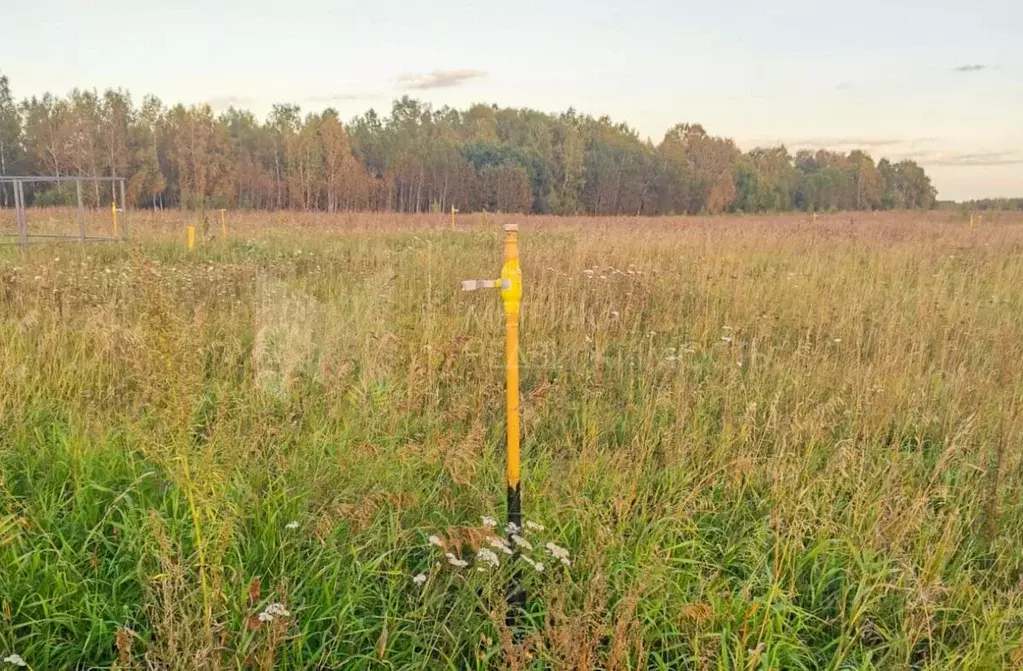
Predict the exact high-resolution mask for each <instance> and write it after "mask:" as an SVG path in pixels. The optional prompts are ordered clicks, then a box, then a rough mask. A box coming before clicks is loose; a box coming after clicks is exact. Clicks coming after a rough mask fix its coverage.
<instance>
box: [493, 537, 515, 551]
mask: <svg viewBox="0 0 1023 671" xmlns="http://www.w3.org/2000/svg"><path fill="white" fill-rule="evenodd" d="M487 544H489V545H490V547H492V548H494V549H495V550H498V551H500V552H503V553H505V554H506V555H510V554H511V553H512V549H511V547H510V546H509V545H508V541H506V540H504V539H503V538H494V537H491V538H488V539H487Z"/></svg>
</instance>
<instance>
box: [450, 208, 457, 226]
mask: <svg viewBox="0 0 1023 671" xmlns="http://www.w3.org/2000/svg"><path fill="white" fill-rule="evenodd" d="M456 212H458V210H456V209H455V206H454V205H452V206H451V230H455V213H456Z"/></svg>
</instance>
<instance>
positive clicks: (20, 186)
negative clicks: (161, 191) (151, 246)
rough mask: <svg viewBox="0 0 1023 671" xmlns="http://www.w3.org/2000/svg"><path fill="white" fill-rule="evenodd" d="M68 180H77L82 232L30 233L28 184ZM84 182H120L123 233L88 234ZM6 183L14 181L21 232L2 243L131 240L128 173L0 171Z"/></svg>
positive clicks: (79, 224) (12, 183) (79, 225)
mask: <svg viewBox="0 0 1023 671" xmlns="http://www.w3.org/2000/svg"><path fill="white" fill-rule="evenodd" d="M64 182H74V183H75V195H76V197H77V200H78V235H44V234H41V233H35V234H32V233H29V232H28V214H27V212H26V206H25V184H26V183H28V184H35V183H54V184H60V183H64ZM82 182H86V183H92V182H111V183H113V184H117V185H118V187H119V189H118V190H119V192H120V194H119V195H120V199H119V200H120V201H121V207H120V209H119V210H118V209H117V207H116V206H115V205H112V209H113V210H115V211H119V212H122V213H123V217H122V218H121V220H120V221H119V222H118V223H119V226H118V228H119V230H120V237H101V236H90V235H86V234H85V205H84V204H83V202H82ZM3 184H11V185H13V186H14V220H15V222H16V223H17V225H18V232H17V233H16V234H15V235H16V236H17V240H16V241H14V242H8V241H3V240H0V245H20V246H22V247H23V246H25V245H29V244H37V243H40V242H45V241H46V240H74V241H77V242H126V241H127V240H128V210H127V208H126V207H125V198H124V177H43V176H39V175H0V185H3ZM115 217H116V214H115ZM115 221H116V219H115ZM2 237H13V236H12V235H11V234H0V238H2Z"/></svg>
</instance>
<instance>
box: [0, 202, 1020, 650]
mask: <svg viewBox="0 0 1023 671" xmlns="http://www.w3.org/2000/svg"><path fill="white" fill-rule="evenodd" d="M62 216H63V213H60V212H51V213H39V212H34V213H31V214H30V218H32V221H33V222H34V223H35V225H38V226H39V227H41V228H45V227H47V226H49V227H51V228H57V227H58V226H59V224H60V221H61V220H62V219H61V217H62ZM101 216H102V213H98V214H97V215H96V217H97V222H94V223H91V224H90V225H95V226H99V227H102V226H103V223H102V219H101ZM228 216H229V221H230V235H229V237H228V239H226V240H220V239H217V238H218V236H219V224H218V223H217V222H216V221H214V222H213V223H212V224H211V225H210V227H209V230H208V231H206V232H203V231H200V237H201V238H202V241H201V242H200V245H199V248H198V249H197V250H196V251H195V252H194V253H192V254H189V253H187V252H186V251H185V249H184V232H183V226H184V224H185V222H186V221H190V220H191V217H192V215H185V214H183V213H164V214H160V215H153V214H145V213H137V214H134V216H133V217H132V218H131V231H132V234H133V236H134V243H133V244H132V245H107V244H103V245H99V244H96V245H85V246H80V245H75V244H64V245H46V246H42V245H41V246H36V247H31V248H29V249H27V250H25V251H21V250H18V249H15V248H11V247H7V248H0V316H2V320H0V659H2V658H3V657H6V656H8V655H12V654H17V655H20V657H21V658H23V659H24V661H25V662H26V663H27V664H28V666H29V668H32V669H37V670H44V669H45V670H49V669H62V668H82V669H85V668H109V667H111V666H113V667H114V668H118V669H150V668H151V669H214V668H224V669H235V668H263V669H269V668H282V669H283V668H289V669H299V668H302V669H306V668H308V669H327V668H345V669H349V668H352V669H358V668H366V669H378V668H379V669H385V668H393V669H399V668H400V669H426V668H428V669H434V668H437V669H466V668H480V669H482V668H504V667H507V668H515V669H545V668H552V669H592V668H604V669H648V668H650V669H875V668H876V669H1004V668H1020V667H1021V665H1023V582H1021V576H1023V552H1021V551H1020V548H1021V547H1023V509H1021V502H1020V495H1021V493H1023V471H1021V465H1023V461H1021V452H1020V449H1019V448H1020V444H1021V433H1023V417H1021V412H1020V411H1021V407H1023V406H1021V400H1023V399H1021V396H1023V374H1021V363H1023V219H1021V218H1016V219H1011V218H1009V217H1007V216H1003V217H1002V218H1001V219H997V218H992V219H988V220H986V221H982V222H981V223H980V224H978V225H977V226H976V227H974V228H971V227H970V226H969V225H968V224H967V222H966V221H965V220H963V219H962V218H961V217H956V216H954V215H950V214H942V213H906V214H885V215H877V216H874V215H870V214H863V213H859V214H856V215H853V216H852V217H850V215H833V216H829V217H821V218H820V219H819V220H817V221H816V222H812V221H811V220H810V219H809V218H808V217H807V216H805V215H803V216H795V215H793V216H784V217H773V218H754V217H747V218H707V219H699V218H691V219H660V220H634V219H617V220H602V219H589V220H587V219H583V218H579V219H561V220H559V219H554V218H526V217H510V218H504V217H495V216H493V215H491V217H490V222H489V224H488V225H487V226H486V227H485V226H483V225H482V222H481V221H480V218H479V217H478V216H475V215H463V216H460V217H459V226H458V229H457V230H449V229H448V227H447V221H446V219H445V218H444V217H443V216H434V217H428V216H420V217H411V216H410V217H398V216H393V215H369V214H366V215H342V216H336V217H329V216H326V215H314V214H308V215H306V214H295V215H289V214H240V213H229V215H228ZM507 221H516V222H517V223H519V224H520V226H521V230H522V233H521V247H522V265H523V274H524V278H525V301H524V307H523V322H522V344H523V351H522V394H523V413H524V416H523V432H524V501H525V510H526V517H527V518H528V519H530V520H531V521H533V522H535V523H538V524H540V525H543V526H544V527H545V529H544V530H542V531H541V530H538V529H531V530H529V531H528V532H527V533H526V536H525V540H526V541H527V542H528V543H530V544H531V545H532V546H533V549H532V550H526V549H524V550H523V554H524V556H525V557H527V558H529V559H531V560H532V561H533V562H540V563H542V564H543V570H542V571H538V570H536V568H535V567H534V565H533V564H529V563H526V562H525V561H524V560H521V561H519V562H518V566H519V567H520V568H521V570H522V573H523V576H524V580H525V583H526V585H527V588H528V592H529V601H528V611H529V612H528V618H526V620H525V621H524V622H523V626H522V631H521V632H520V633H519V635H513V633H512V632H510V631H509V630H508V629H507V628H506V627H505V626H504V624H503V612H504V594H505V581H506V579H507V577H508V575H509V573H510V572H511V570H512V568H511V562H510V561H509V560H508V559H509V558H508V556H507V555H506V554H505V553H504V552H503V551H502V549H501V548H500V547H493V550H494V557H495V558H496V559H497V560H498V561H499V563H500V566H499V567H496V568H495V567H492V566H490V565H489V564H488V563H487V561H488V560H489V558H490V557H489V555H488V554H487V553H478V550H479V549H480V548H490V547H491V545H490V541H489V540H488V537H489V536H490V535H491V534H492V533H493V532H492V531H491V530H490V529H489V528H487V526H486V525H485V524H484V521H483V517H484V516H492V517H495V518H497V519H502V518H503V516H504V510H503V498H504V486H503V463H504V461H503V361H502V338H503V336H502V324H503V321H502V317H501V312H500V301H499V300H498V298H497V296H496V295H495V294H492V293H472V294H464V293H461V292H460V291H459V290H458V287H459V281H460V280H463V279H475V278H487V277H492V276H494V275H496V273H497V271H498V270H499V267H500V250H501V245H500V240H501V234H500V231H499V229H498V226H497V224H498V223H504V222H507ZM500 533H501V532H500V531H497V534H498V535H500ZM431 536H434V537H435V538H433V542H432V543H431V540H430V537H431ZM548 542H550V543H553V544H556V545H555V546H553V547H555V550H556V551H558V549H560V548H564V549H566V550H567V552H568V556H567V558H566V560H565V561H564V562H562V561H560V560H559V558H558V557H556V556H553V555H552V553H551V551H550V550H549V549H548V548H547V547H545V544H546V543H548ZM441 546H443V547H441ZM445 553H450V554H451V557H447V556H446V555H445ZM462 561H464V562H466V563H467V566H464V567H462V566H456V565H454V564H456V563H461V562H462ZM420 575H421V576H422V577H420V578H419V579H418V580H416V579H415V577H416V576H420ZM5 668H6V667H5ZM10 668H14V667H10Z"/></svg>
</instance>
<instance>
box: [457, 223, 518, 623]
mask: <svg viewBox="0 0 1023 671" xmlns="http://www.w3.org/2000/svg"><path fill="white" fill-rule="evenodd" d="M453 218H454V214H452V220H453ZM493 287H500V288H501V303H502V305H503V306H504V374H505V410H506V412H507V421H506V424H505V426H506V428H507V434H506V447H507V461H506V473H505V484H506V485H507V490H508V491H507V494H508V523H509V525H510V527H509V528H510V530H511V531H512V532H515V531H517V530H518V529H520V528H521V527H522V470H521V463H520V459H521V454H520V440H521V438H520V426H519V313H520V308H521V305H522V269H521V267H520V266H519V227H518V226H516V225H515V224H506V225H505V226H504V263H503V265H502V267H501V278H500V279H499V280H463V281H462V290H463V291H476V290H478V289H490V288H493ZM511 525H514V526H511ZM521 577H522V576H521V574H520V573H519V572H518V571H516V572H515V573H514V574H513V575H512V577H511V582H510V583H509V584H508V612H507V614H506V617H505V621H506V623H507V624H508V625H509V626H513V625H514V624H515V623H516V622H518V620H519V616H520V614H521V613H522V611H523V609H524V608H525V605H526V593H525V591H524V590H523V589H522V586H521Z"/></svg>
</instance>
